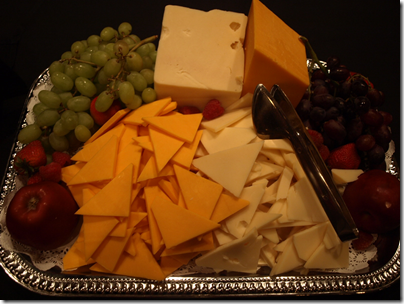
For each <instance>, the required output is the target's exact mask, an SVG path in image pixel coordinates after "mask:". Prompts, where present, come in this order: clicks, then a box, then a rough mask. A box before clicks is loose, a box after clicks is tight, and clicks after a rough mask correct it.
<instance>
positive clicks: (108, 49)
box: [103, 42, 116, 58]
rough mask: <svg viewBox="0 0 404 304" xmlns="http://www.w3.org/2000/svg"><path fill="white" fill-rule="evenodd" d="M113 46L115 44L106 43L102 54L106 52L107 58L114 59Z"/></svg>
mask: <svg viewBox="0 0 404 304" xmlns="http://www.w3.org/2000/svg"><path fill="white" fill-rule="evenodd" d="M114 45H115V43H112V42H111V43H108V44H107V45H106V46H105V48H104V50H103V51H104V52H107V53H108V55H109V57H111V58H116V54H115V51H114Z"/></svg>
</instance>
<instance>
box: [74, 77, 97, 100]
mask: <svg viewBox="0 0 404 304" xmlns="http://www.w3.org/2000/svg"><path fill="white" fill-rule="evenodd" d="M74 83H75V85H76V89H77V91H79V92H80V93H81V95H84V96H87V97H93V96H94V95H95V94H96V93H97V88H96V87H95V85H94V83H93V82H92V81H91V80H89V79H87V78H85V77H81V76H79V77H77V78H76V80H75V81H74Z"/></svg>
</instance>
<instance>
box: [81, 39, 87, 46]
mask: <svg viewBox="0 0 404 304" xmlns="http://www.w3.org/2000/svg"><path fill="white" fill-rule="evenodd" d="M80 41H81V43H82V44H83V45H84V46H85V47H86V48H88V43H87V39H85V40H80Z"/></svg>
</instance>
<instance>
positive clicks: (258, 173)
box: [246, 160, 293, 185]
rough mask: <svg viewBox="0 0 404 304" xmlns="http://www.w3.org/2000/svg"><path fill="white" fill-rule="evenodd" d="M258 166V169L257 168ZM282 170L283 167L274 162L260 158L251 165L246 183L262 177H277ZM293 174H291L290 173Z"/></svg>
mask: <svg viewBox="0 0 404 304" xmlns="http://www.w3.org/2000/svg"><path fill="white" fill-rule="evenodd" d="M258 168H259V169H260V170H258ZM282 171H283V167H281V166H279V165H276V164H274V163H271V162H270V161H268V160H261V161H256V162H255V164H254V167H253V170H251V172H250V174H249V175H248V178H247V180H246V185H248V184H250V183H253V182H254V181H256V180H258V179H262V178H266V179H274V178H277V177H278V176H279V175H281V173H282ZM292 176H293V174H292Z"/></svg>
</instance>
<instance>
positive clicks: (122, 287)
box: [0, 70, 400, 298]
mask: <svg viewBox="0 0 404 304" xmlns="http://www.w3.org/2000/svg"><path fill="white" fill-rule="evenodd" d="M48 79H49V74H48V70H45V71H44V72H43V73H42V74H41V75H40V76H39V78H38V79H37V80H36V81H35V82H34V84H33V85H32V87H31V90H30V94H29V95H28V97H27V100H26V103H25V106H24V109H25V110H24V111H23V113H22V114H21V118H20V122H19V125H20V126H21V127H23V126H25V124H26V119H27V113H28V109H27V106H28V102H29V100H30V98H31V97H32V95H33V90H34V89H35V88H36V87H38V86H39V85H41V84H44V83H46V82H47V81H48ZM21 148H22V145H21V144H20V143H19V142H18V141H17V139H15V143H14V145H13V147H12V150H11V153H10V158H9V161H8V168H7V170H6V172H5V175H4V177H3V180H2V189H1V194H0V211H1V210H2V209H3V206H4V200H5V197H6V196H7V194H8V193H10V192H11V191H12V190H13V189H14V188H15V181H16V174H15V173H14V171H13V169H12V159H13V157H14V155H15V153H17V152H18V151H19V150H20V149H21ZM386 162H387V160H386ZM388 162H389V163H388V171H389V172H390V173H392V174H395V175H398V169H397V168H396V166H395V162H394V159H393V158H391V159H389V160H388ZM0 229H1V227H0ZM2 232H3V231H2V230H0V234H1V233H2ZM398 238H399V237H397V247H396V248H393V250H392V252H391V254H390V255H389V256H388V258H387V259H385V261H387V262H383V265H381V264H380V265H379V264H378V262H375V263H374V264H372V265H371V266H369V268H368V269H365V270H362V271H360V273H354V274H339V273H321V272H318V273H317V272H311V274H310V275H297V274H296V273H288V274H285V275H281V276H276V277H270V276H269V272H265V271H262V272H260V273H259V274H255V275H250V276H247V275H237V274H236V275H229V274H228V275H222V274H216V275H206V274H198V275H187V276H170V277H168V278H167V279H166V280H164V281H162V282H157V281H152V280H145V279H136V278H130V277H123V276H108V275H105V276H102V275H80V274H69V275H65V274H61V273H60V270H58V269H55V268H52V269H50V270H48V271H41V270H38V269H37V268H36V267H35V266H34V265H33V264H32V263H31V261H30V260H29V258H27V257H26V256H25V255H23V254H19V253H16V252H12V251H11V252H10V251H7V250H5V249H4V248H3V247H1V246H0V265H1V266H2V267H3V268H4V270H5V272H6V273H7V274H8V275H9V276H10V278H11V279H12V280H14V281H16V282H17V283H19V284H20V285H22V286H24V287H25V288H27V289H29V290H32V291H34V292H36V293H40V294H44V295H55V296H64V297H66V296H72V297H75V296H80V297H84V296H89V297H90V296H99V297H105V296H108V297H111V296H112V297H142V296H143V297H144V296H155V297H175V296H181V297H189V298H192V297H201V296H203V297H214V298H219V297H221V296H231V295H238V296H265V295H271V296H282V295H313V294H355V293H366V292H370V291H375V290H380V289H384V288H386V287H388V286H389V285H391V284H392V283H394V282H395V281H396V280H398V279H399V277H400V242H399V239H398Z"/></svg>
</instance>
